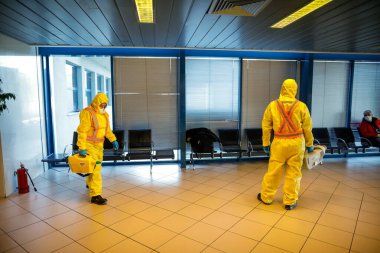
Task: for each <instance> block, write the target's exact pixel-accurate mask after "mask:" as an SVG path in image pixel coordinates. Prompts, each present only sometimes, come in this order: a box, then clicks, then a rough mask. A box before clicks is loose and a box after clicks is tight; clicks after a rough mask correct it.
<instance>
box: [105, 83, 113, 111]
mask: <svg viewBox="0 0 380 253" xmlns="http://www.w3.org/2000/svg"><path fill="white" fill-rule="evenodd" d="M110 94H111V78H106V95H107V97H108V104H109V105H110V104H112V96H110Z"/></svg>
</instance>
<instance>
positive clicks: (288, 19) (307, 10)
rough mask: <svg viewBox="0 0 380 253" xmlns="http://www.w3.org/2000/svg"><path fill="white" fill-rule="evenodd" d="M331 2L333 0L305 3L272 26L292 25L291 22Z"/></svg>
mask: <svg viewBox="0 0 380 253" xmlns="http://www.w3.org/2000/svg"><path fill="white" fill-rule="evenodd" d="M330 2H332V0H314V1H312V2H311V3H309V4H308V5H305V6H304V7H302V8H301V9H299V10H298V11H296V12H293V13H292V14H290V15H289V16H287V17H286V18H284V19H282V20H280V21H278V22H277V23H276V24H274V25H272V26H271V28H284V27H285V26H287V25H290V24H291V23H293V22H295V21H297V20H298V19H300V18H302V17H303V16H306V15H307V14H309V13H311V12H313V11H315V10H316V9H319V8H321V7H322V6H324V5H326V4H328V3H330Z"/></svg>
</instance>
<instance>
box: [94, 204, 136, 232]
mask: <svg viewBox="0 0 380 253" xmlns="http://www.w3.org/2000/svg"><path fill="white" fill-rule="evenodd" d="M129 216H130V214H127V213H125V212H123V211H120V210H118V209H116V208H112V209H109V210H107V211H105V212H102V213H100V214H97V215H95V216H93V217H92V218H91V219H92V220H94V221H97V222H99V223H100V224H102V225H104V226H106V227H108V226H110V225H112V224H114V223H116V222H118V221H121V220H124V219H125V218H127V217H129Z"/></svg>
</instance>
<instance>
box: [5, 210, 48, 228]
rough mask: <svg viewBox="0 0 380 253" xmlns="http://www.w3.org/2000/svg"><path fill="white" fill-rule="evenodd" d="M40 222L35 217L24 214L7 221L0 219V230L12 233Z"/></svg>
mask: <svg viewBox="0 0 380 253" xmlns="http://www.w3.org/2000/svg"><path fill="white" fill-rule="evenodd" d="M39 221H41V220H40V219H38V218H37V217H36V216H34V215H32V214H30V213H26V214H21V215H17V216H13V217H11V218H9V219H1V220H0V228H1V229H2V230H4V231H5V232H10V231H14V230H16V229H19V228H23V227H26V226H28V225H30V224H33V223H36V222H39Z"/></svg>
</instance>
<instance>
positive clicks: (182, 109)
mask: <svg viewBox="0 0 380 253" xmlns="http://www.w3.org/2000/svg"><path fill="white" fill-rule="evenodd" d="M185 72H186V57H185V50H183V49H181V50H180V53H179V65H178V72H177V73H178V80H179V82H178V86H179V87H178V91H179V106H178V108H179V116H178V130H179V133H178V134H179V150H180V163H181V168H186V79H185V77H186V76H185Z"/></svg>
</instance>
